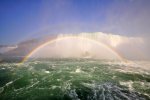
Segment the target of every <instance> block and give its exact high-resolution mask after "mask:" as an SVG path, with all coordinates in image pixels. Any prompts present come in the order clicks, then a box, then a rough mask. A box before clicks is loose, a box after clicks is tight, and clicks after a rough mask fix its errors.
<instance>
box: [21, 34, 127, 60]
mask: <svg viewBox="0 0 150 100" xmlns="http://www.w3.org/2000/svg"><path fill="white" fill-rule="evenodd" d="M65 39H82V40H89V41H91V42H93V43H96V44H98V45H100V46H103V47H104V48H106V49H108V50H109V51H110V52H113V54H115V55H116V56H117V57H118V58H119V60H121V61H123V62H126V59H125V58H124V57H123V56H122V55H121V54H119V53H118V52H117V51H116V50H115V49H114V48H113V47H111V46H108V45H106V44H104V43H101V42H99V41H97V40H94V39H90V38H87V37H83V36H80V37H79V36H72V35H71V36H64V37H58V38H55V39H52V40H49V41H46V42H45V43H43V44H41V45H39V46H38V47H36V48H35V49H33V50H32V51H31V52H30V53H29V54H27V55H26V56H25V57H24V59H23V60H22V61H21V63H24V62H25V61H27V60H28V59H29V58H30V57H31V56H32V55H33V54H34V53H36V52H37V51H38V50H40V49H41V48H43V47H45V46H47V45H48V44H52V43H55V42H57V41H61V40H65Z"/></svg>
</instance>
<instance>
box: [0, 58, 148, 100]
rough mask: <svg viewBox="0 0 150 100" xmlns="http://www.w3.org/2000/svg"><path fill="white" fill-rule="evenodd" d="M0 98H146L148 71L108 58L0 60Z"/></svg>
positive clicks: (79, 99)
mask: <svg viewBox="0 0 150 100" xmlns="http://www.w3.org/2000/svg"><path fill="white" fill-rule="evenodd" d="M125 68H126V69H127V68H130V69H131V70H132V72H131V70H129V71H124V72H123V71H118V70H123V69H125ZM134 70H135V71H134ZM0 100H150V73H149V72H148V71H147V72H145V71H143V72H137V71H136V67H132V66H130V65H126V64H123V63H121V62H117V61H110V60H92V59H47V60H33V61H28V62H25V63H24V64H22V65H19V66H18V65H17V63H1V64H0Z"/></svg>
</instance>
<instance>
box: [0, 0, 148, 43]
mask: <svg viewBox="0 0 150 100" xmlns="http://www.w3.org/2000/svg"><path fill="white" fill-rule="evenodd" d="M149 18H150V0H0V44H14V43H17V42H19V41H22V40H24V39H27V38H34V37H40V36H44V35H51V34H59V33H81V32H105V33H112V34H120V35H125V36H142V37H149V36H150V35H149V33H150V28H149V26H150V20H149Z"/></svg>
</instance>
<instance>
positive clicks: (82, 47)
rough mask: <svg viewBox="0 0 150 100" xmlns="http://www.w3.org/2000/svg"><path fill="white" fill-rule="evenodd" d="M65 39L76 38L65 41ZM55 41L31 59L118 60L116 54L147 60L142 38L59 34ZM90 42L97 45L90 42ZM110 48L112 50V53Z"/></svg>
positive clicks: (91, 34) (101, 34)
mask: <svg viewBox="0 0 150 100" xmlns="http://www.w3.org/2000/svg"><path fill="white" fill-rule="evenodd" d="M66 37H76V38H67V39H65V38H66ZM63 38H64V39H63ZM56 39H58V40H59V41H55V42H53V43H49V44H48V45H46V46H44V47H42V48H41V49H39V50H37V51H36V52H35V53H34V54H33V55H32V57H86V58H87V57H88V58H100V59H118V56H117V53H118V54H119V55H122V57H124V58H126V59H147V54H146V52H145V49H146V45H145V44H146V43H145V40H144V39H143V38H142V37H127V36H121V35H114V34H111V33H109V34H108V33H107V34H106V33H102V32H95V33H79V34H59V35H57V38H56ZM91 40H92V41H95V42H98V43H95V42H92V41H91ZM103 44H104V45H103ZM108 48H109V49H108ZM110 48H113V49H114V50H113V51H112V50H111V49H110ZM114 51H115V52H114Z"/></svg>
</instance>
